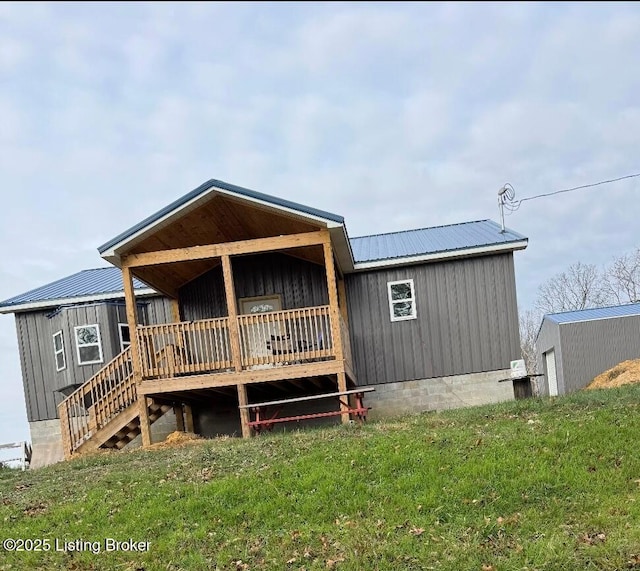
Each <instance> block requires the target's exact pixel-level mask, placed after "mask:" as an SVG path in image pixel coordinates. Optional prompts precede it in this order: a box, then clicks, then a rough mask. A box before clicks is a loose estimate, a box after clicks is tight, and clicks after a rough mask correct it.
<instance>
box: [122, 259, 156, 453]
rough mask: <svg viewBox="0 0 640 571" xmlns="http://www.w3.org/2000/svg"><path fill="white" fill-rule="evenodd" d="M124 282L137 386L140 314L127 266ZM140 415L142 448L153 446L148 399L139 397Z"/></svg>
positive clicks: (140, 372) (138, 377)
mask: <svg viewBox="0 0 640 571" xmlns="http://www.w3.org/2000/svg"><path fill="white" fill-rule="evenodd" d="M122 281H123V283H124V299H125V305H126V309H127V323H128V325H129V338H130V340H131V366H132V369H133V379H134V381H135V384H136V385H139V384H140V383H141V382H142V367H141V364H140V349H139V345H138V341H139V340H138V312H137V308H136V295H135V291H134V288H133V276H132V275H131V270H130V269H129V267H128V266H127V265H126V260H125V262H124V263H123V265H122ZM138 414H139V416H140V431H141V436H142V446H149V445H150V444H151V428H150V426H151V424H150V422H149V408H148V404H147V398H146V397H144V396H143V397H138Z"/></svg>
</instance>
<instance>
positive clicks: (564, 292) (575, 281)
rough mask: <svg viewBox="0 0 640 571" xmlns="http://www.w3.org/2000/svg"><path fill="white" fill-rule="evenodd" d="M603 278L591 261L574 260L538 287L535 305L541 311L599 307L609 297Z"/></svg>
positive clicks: (608, 299) (606, 301)
mask: <svg viewBox="0 0 640 571" xmlns="http://www.w3.org/2000/svg"><path fill="white" fill-rule="evenodd" d="M610 299H611V298H610V296H609V292H608V287H607V285H606V279H605V278H604V276H603V275H602V273H601V272H600V271H599V270H598V268H597V267H596V266H595V265H593V264H583V263H582V262H577V263H575V264H572V265H571V266H569V267H568V268H567V271H566V272H562V273H559V274H556V275H555V276H553V277H552V278H550V279H549V280H547V281H546V282H545V283H543V284H542V285H541V286H540V287H539V288H538V300H537V301H536V308H537V309H538V310H539V311H541V312H542V313H555V312H558V311H571V310H576V309H586V308H590V307H600V306H602V305H606V304H607V303H608V302H609V301H610Z"/></svg>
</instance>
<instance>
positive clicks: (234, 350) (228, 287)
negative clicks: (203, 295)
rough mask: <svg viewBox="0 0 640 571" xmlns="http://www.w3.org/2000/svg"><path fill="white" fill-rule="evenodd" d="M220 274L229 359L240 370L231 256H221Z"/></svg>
mask: <svg viewBox="0 0 640 571" xmlns="http://www.w3.org/2000/svg"><path fill="white" fill-rule="evenodd" d="M222 274H223V276H224V293H225V295H226V297H227V315H228V316H229V337H230V340H231V359H232V360H233V366H234V367H235V370H236V371H238V372H240V371H242V360H241V356H240V329H239V327H238V307H237V304H236V290H235V288H234V286H233V272H232V270H231V258H230V257H229V256H228V255H227V254H225V255H223V256H222Z"/></svg>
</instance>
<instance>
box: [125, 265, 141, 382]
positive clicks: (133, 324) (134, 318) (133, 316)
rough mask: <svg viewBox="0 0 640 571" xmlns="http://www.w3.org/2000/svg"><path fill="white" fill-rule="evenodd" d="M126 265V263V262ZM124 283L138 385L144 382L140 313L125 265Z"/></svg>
mask: <svg viewBox="0 0 640 571" xmlns="http://www.w3.org/2000/svg"><path fill="white" fill-rule="evenodd" d="M125 264H126V262H125ZM122 281H123V283H124V300H125V307H126V310H127V324H128V325H129V338H130V339H131V361H132V366H133V377H134V379H135V381H136V384H139V383H140V382H141V381H142V371H141V369H142V367H141V364H140V347H139V341H140V340H139V339H138V311H137V307H136V294H135V292H134V289H133V276H132V275H131V270H130V269H129V268H128V267H127V266H126V265H124V264H123V266H122Z"/></svg>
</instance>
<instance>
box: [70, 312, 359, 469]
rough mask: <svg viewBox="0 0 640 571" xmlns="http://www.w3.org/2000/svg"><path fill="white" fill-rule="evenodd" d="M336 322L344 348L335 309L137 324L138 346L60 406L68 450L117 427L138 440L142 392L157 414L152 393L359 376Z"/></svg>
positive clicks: (342, 329) (345, 332) (171, 396)
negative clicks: (138, 373) (136, 378)
mask: <svg viewBox="0 0 640 571" xmlns="http://www.w3.org/2000/svg"><path fill="white" fill-rule="evenodd" d="M337 321H338V323H337V327H338V328H339V330H340V331H339V335H340V339H341V343H342V350H341V351H340V350H339V348H338V346H337V344H336V342H335V335H334V331H335V327H336V323H335V319H334V318H333V315H332V314H331V312H330V307H329V306H318V307H306V308H301V309H293V310H287V311H274V312H270V313H260V314H252V315H237V316H235V318H234V317H222V318H217V319H204V320H198V321H189V322H175V323H165V324H162V325H147V326H142V325H139V326H138V327H137V328H136V336H135V337H136V342H135V343H134V345H135V346H136V347H137V350H133V345H132V347H131V348H127V349H126V350H125V351H123V352H122V353H121V354H120V355H119V356H118V357H116V359H114V360H113V361H112V362H111V363H109V364H107V366H105V367H104V368H103V369H102V370H101V371H99V372H98V373H97V374H96V375H95V376H94V377H92V378H91V379H90V380H89V381H88V382H87V383H85V384H84V385H83V386H82V387H81V388H80V389H78V390H77V391H76V392H74V393H73V394H72V395H70V396H69V397H68V398H66V399H65V400H64V401H63V402H62V403H61V404H60V406H59V412H60V418H61V422H62V426H63V430H62V433H63V446H64V450H65V454H66V455H67V457H70V455H71V454H73V453H75V452H76V451H79V450H81V449H84V448H86V447H87V446H89V445H90V444H91V443H90V441H93V440H96V438H95V437H96V436H99V435H101V434H102V432H104V433H105V435H104V436H105V438H106V437H107V436H108V437H109V438H111V437H112V434H111V432H114V431H115V432H118V431H119V430H124V432H125V433H130V434H131V436H132V437H133V436H135V435H136V434H138V433H139V431H140V430H141V429H142V427H141V426H140V422H139V421H138V420H136V422H135V426H134V425H132V424H131V421H132V419H133V417H138V416H139V408H140V406H144V405H140V404H139V403H140V402H142V403H144V402H145V400H144V399H143V400H140V397H146V398H149V399H150V403H151V405H150V409H149V410H150V411H152V410H153V407H154V406H155V404H154V403H155V402H156V399H154V397H157V399H159V401H158V402H162V401H163V399H167V400H166V402H169V401H171V400H175V398H176V395H177V394H181V395H182V396H185V395H187V394H188V393H189V392H191V391H193V393H194V398H198V397H197V393H200V392H201V391H203V390H206V389H216V388H218V389H219V388H221V387H231V386H235V385H238V386H245V385H248V384H253V383H270V382H276V381H283V380H286V379H291V380H293V381H292V382H294V383H296V386H298V387H299V388H304V385H305V381H304V379H309V381H308V388H309V389H314V387H315V386H317V381H316V378H317V377H319V376H332V375H339V374H347V376H348V377H349V378H351V379H352V381H353V380H354V377H353V373H352V372H351V349H350V342H349V337H348V329H347V327H346V324H345V323H344V320H343V318H342V316H341V315H340V314H338V319H337ZM234 324H235V327H234ZM234 330H235V334H236V336H237V340H238V347H237V349H236V351H234V350H233V345H232V344H233V337H234ZM234 354H237V355H238V358H237V359H234ZM134 356H136V357H137V360H138V365H139V367H140V371H141V380H140V382H139V383H136V382H135V381H134V374H133V370H134V363H133V359H134V358H135V357H134ZM295 379H297V380H295ZM245 404H246V403H245ZM127 414H128V416H127ZM129 417H131V418H129ZM114 423H116V424H117V426H115V425H114ZM120 424H122V427H121V426H120ZM127 426H128V428H124V427H127ZM114 427H115V429H116V430H114ZM126 441H128V439H122V440H119V441H114V442H113V445H114V447H118V448H119V447H121V445H124V444H125V443H126ZM93 444H95V442H93ZM92 446H93V445H91V446H89V448H92Z"/></svg>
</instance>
